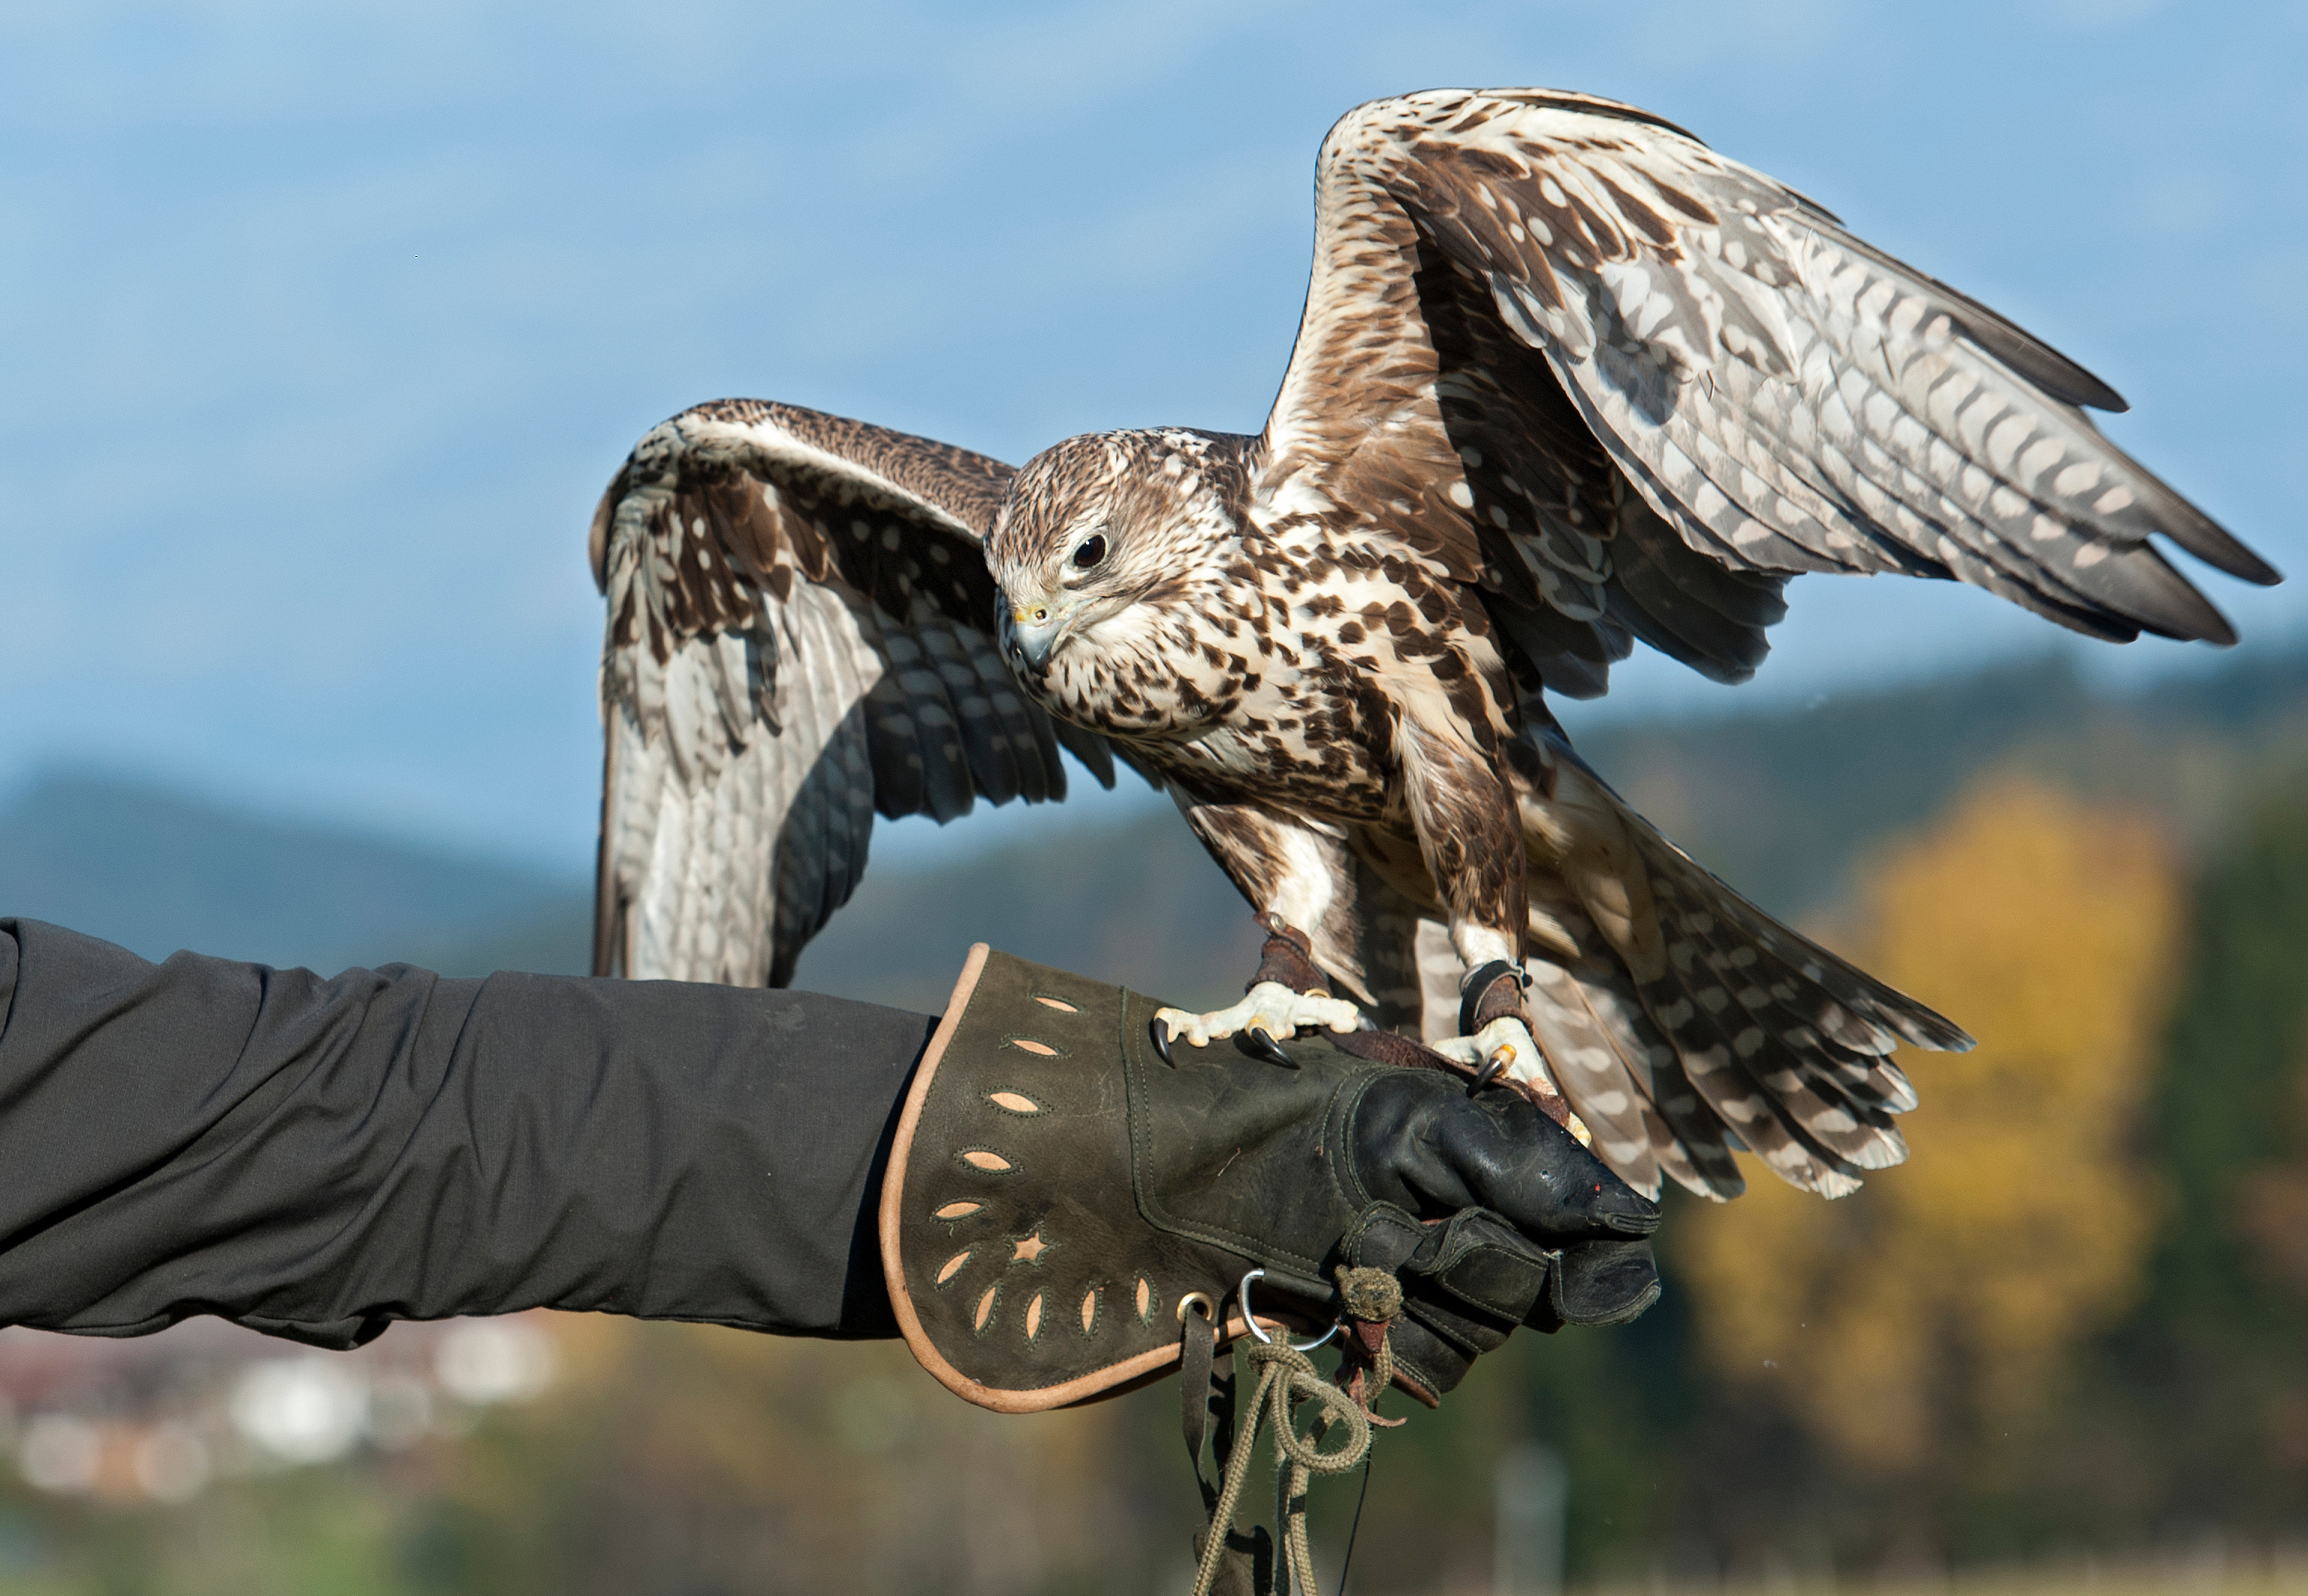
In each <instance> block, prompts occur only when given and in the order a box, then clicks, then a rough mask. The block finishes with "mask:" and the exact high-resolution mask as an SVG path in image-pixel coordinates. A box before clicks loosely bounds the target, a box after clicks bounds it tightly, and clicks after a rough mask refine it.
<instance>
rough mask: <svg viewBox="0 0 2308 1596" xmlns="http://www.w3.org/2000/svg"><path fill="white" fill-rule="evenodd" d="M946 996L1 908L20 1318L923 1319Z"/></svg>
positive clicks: (0, 1160)
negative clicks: (215, 943) (204, 934)
mask: <svg viewBox="0 0 2308 1596" xmlns="http://www.w3.org/2000/svg"><path fill="white" fill-rule="evenodd" d="M933 1025H934V1021H933V1020H932V1019H931V1018H930V1017H927V1016H926V1015H917V1014H908V1013H904V1012H901V1011H900V1010H896V1009H890V1008H874V1007H872V1006H870V1005H866V1004H862V1003H850V1002H845V1001H842V1000H839V999H833V998H823V997H815V996H809V995H805V994H801V993H795V992H787V991H758V990H737V989H733V988H728V987H710V986H698V985H690V984H685V983H678V982H610V981H590V980H579V979H573V978H563V977H555V976H545V975H513V974H499V975H493V976H491V977H489V978H488V979H487V980H483V981H461V980H448V979H444V977H441V976H439V975H435V974H430V973H428V972H426V971H423V970H416V969H410V968H409V967H407V966H404V965H388V966H386V967H384V968H383V969H379V970H349V971H346V972H345V973H344V974H340V975H336V976H332V977H326V978H324V977H322V976H319V975H315V974H312V973H311V972H309V971H304V970H273V969H268V968H265V967H263V966H261V965H246V964H239V963H235V962H232V961H228V960H225V959H218V958H206V957H199V956H196V955H193V954H185V953H180V954H177V956H175V957H172V958H170V959H168V961H166V962H165V963H162V964H158V965H155V964H151V963H148V962H146V961H145V960H143V959H141V958H138V957H135V956H134V955H133V954H131V953H129V952H127V951H125V949H123V948H116V947H114V946H112V945H111V944H109V943H106V942H101V941H99V940H95V939H93V938H90V937H85V936H81V935H78V934H76V933H74V932H72V931H65V930H62V929H60V928H58V927H56V926H53V925H47V924H42V923H40V922H37V921H30V920H9V919H0V1171H6V1173H5V1178H4V1179H0V1323H5V1324H18V1325H29V1326H38V1327H40V1328H44V1329H49V1330H65V1331H73V1332H78V1333H81V1334H105V1335H133V1334H142V1333H145V1332H148V1331H152V1330H158V1329H160V1328H162V1327H164V1326H167V1325H169V1324H171V1323H174V1322H175V1321H177V1320H178V1319H182V1318H185V1317H190V1316H193V1315H196V1314H213V1315H217V1316H219V1317H224V1318H228V1319H233V1320H237V1321H238V1322H240V1323H242V1324H245V1325H248V1326H254V1328H257V1329H260V1330H263V1331H267V1332H270V1333H271V1334H278V1335H283V1336H288V1337H291V1338H293V1339H296V1340H298V1341H304V1342H308V1343H313V1344H315V1345H319V1346H326V1347H348V1346H353V1345H357V1344H358V1343H362V1342H364V1341H366V1340H368V1339H369V1338H371V1337H373V1336H375V1335H376V1334H379V1333H380V1332H381V1331H383V1329H384V1327H385V1326H387V1325H388V1324H389V1323H391V1322H392V1320H394V1319H414V1318H439V1317H447V1316H450V1315H457V1314H496V1313H505V1312H510V1311H512V1310H515V1309H523V1308H531V1307H549V1308H559V1309H593V1310H600V1311H606V1312H612V1313H622V1314H630V1315H634V1316H638V1317H645V1318H670V1319H693V1320H702V1321H707V1322H710V1323H715V1324H725V1325H735V1326H744V1327H746V1328H750V1329H756V1330H767V1331H776V1332H781V1333H784V1334H800V1335H823V1336H843V1337H850V1336H882V1335H892V1334H896V1330H897V1326H896V1324H895V1322H894V1320H893V1318H892V1317H891V1309H890V1303H889V1296H888V1292H887V1291H886V1289H885V1288H884V1285H883V1273H882V1266H881V1260H880V1251H879V1246H878V1242H877V1240H876V1237H875V1233H874V1200H875V1197H876V1195H877V1193H878V1190H879V1186H880V1180H881V1171H882V1168H883V1163H884V1162H885V1161H886V1159H887V1157H888V1151H889V1146H890V1141H891V1135H892V1133H893V1131H894V1128H895V1120H896V1108H897V1105H898V1103H899V1102H900V1098H901V1097H902V1096H903V1094H904V1092H905V1089H906V1085H907V1082H908V1080H909V1078H910V1077H911V1075H912V1072H913V1069H914V1067H915V1064H916V1062H917V1060H918V1059H919V1058H920V1056H921V1053H922V1051H923V1048H924V1045H925V1044H926V1042H927V1040H928V1038H929V1035H930V1033H931V1029H932V1027H933Z"/></svg>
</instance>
